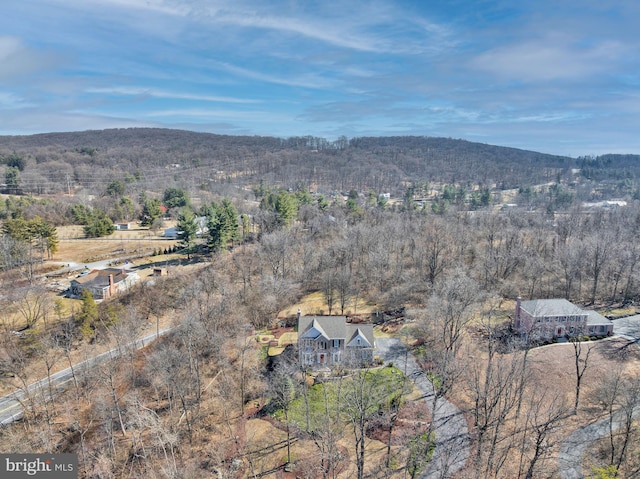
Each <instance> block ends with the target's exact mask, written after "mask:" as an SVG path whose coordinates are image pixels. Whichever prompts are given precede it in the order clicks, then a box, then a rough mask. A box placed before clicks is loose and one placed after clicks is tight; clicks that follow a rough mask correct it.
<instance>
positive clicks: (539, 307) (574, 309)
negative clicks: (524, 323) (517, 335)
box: [520, 299, 611, 326]
mask: <svg viewBox="0 0 640 479" xmlns="http://www.w3.org/2000/svg"><path fill="white" fill-rule="evenodd" d="M520 307H521V308H522V309H523V310H525V311H526V312H527V313H529V314H530V315H531V316H533V317H534V318H536V317H541V316H570V315H571V316H577V315H586V316H587V325H589V326H599V325H603V324H611V321H610V320H608V319H607V318H605V317H604V316H602V315H601V314H600V313H598V312H596V311H592V310H589V309H582V308H580V307H578V306H576V305H575V304H573V303H571V302H569V301H567V300H566V299H534V300H531V301H522V303H521V304H520Z"/></svg>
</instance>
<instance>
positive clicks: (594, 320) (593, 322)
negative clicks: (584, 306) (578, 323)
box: [585, 310, 612, 326]
mask: <svg viewBox="0 0 640 479" xmlns="http://www.w3.org/2000/svg"><path fill="white" fill-rule="evenodd" d="M585 313H587V314H588V315H589V316H587V325H588V326H601V325H609V324H612V323H611V320H610V319H607V318H605V317H604V316H602V315H601V314H600V313H598V312H596V311H591V310H585Z"/></svg>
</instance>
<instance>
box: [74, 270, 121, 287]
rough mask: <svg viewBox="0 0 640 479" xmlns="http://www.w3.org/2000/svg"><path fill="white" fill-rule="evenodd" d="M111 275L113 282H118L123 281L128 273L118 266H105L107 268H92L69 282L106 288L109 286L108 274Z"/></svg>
mask: <svg viewBox="0 0 640 479" xmlns="http://www.w3.org/2000/svg"><path fill="white" fill-rule="evenodd" d="M110 275H113V284H118V283H119V282H121V281H124V280H125V279H126V278H127V277H128V276H129V274H128V273H127V271H126V270H124V269H119V268H107V269H94V270H93V271H91V272H90V273H89V274H87V275H86V276H82V277H80V278H75V279H73V280H72V281H71V282H72V283H73V282H76V283H77V284H79V285H80V286H84V287H87V288H106V287H108V286H109V276H110Z"/></svg>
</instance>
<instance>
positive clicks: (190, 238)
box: [177, 208, 198, 259]
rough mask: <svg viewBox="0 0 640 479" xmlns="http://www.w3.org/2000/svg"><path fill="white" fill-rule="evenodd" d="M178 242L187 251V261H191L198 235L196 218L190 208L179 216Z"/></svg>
mask: <svg viewBox="0 0 640 479" xmlns="http://www.w3.org/2000/svg"><path fill="white" fill-rule="evenodd" d="M177 230H178V241H179V243H180V246H181V247H182V248H183V249H185V250H186V252H187V259H191V248H192V247H193V242H194V241H195V239H196V234H197V233H198V224H197V223H196V216H195V215H194V214H193V211H192V210H191V209H190V208H183V209H182V211H181V212H180V216H178V226H177Z"/></svg>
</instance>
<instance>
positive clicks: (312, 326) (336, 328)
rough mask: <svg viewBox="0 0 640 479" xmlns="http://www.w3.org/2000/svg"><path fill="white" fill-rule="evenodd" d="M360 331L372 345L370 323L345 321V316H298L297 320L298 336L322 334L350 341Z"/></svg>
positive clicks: (311, 336)
mask: <svg viewBox="0 0 640 479" xmlns="http://www.w3.org/2000/svg"><path fill="white" fill-rule="evenodd" d="M358 332H359V333H360V335H361V336H363V337H364V338H365V339H366V340H367V341H368V342H369V344H370V345H371V346H373V345H374V341H375V340H374V337H373V325H372V324H352V323H347V317H346V316H300V319H299V320H298V335H299V337H305V335H306V336H307V337H310V338H312V339H315V338H316V337H318V335H319V334H322V335H323V336H324V337H325V338H327V339H344V340H346V341H347V342H348V341H351V339H353V338H354V337H355V335H356V334H357V333H358Z"/></svg>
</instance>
